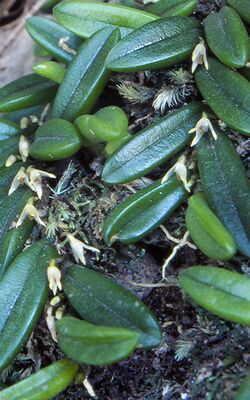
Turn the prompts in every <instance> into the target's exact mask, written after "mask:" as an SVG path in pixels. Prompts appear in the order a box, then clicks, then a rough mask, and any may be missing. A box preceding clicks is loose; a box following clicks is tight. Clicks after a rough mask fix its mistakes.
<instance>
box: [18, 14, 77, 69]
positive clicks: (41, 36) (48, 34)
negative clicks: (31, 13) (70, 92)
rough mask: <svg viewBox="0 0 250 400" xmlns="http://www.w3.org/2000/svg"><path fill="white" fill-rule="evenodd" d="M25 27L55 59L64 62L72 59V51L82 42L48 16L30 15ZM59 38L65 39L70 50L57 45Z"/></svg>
mask: <svg viewBox="0 0 250 400" xmlns="http://www.w3.org/2000/svg"><path fill="white" fill-rule="evenodd" d="M26 29H27V31H28V32H29V34H30V36H31V37H32V39H34V41H35V42H36V43H37V44H39V45H40V46H42V47H43V48H44V49H45V50H47V51H48V53H49V54H51V55H52V56H53V57H55V58H56V59H57V60H59V61H62V62H64V63H66V64H69V63H70V62H71V61H72V60H73V58H74V51H76V50H77V49H78V48H79V47H80V45H81V44H82V39H80V38H79V37H77V36H75V35H74V34H73V33H72V32H70V31H68V30H67V29H65V28H64V27H63V26H61V25H60V24H58V23H57V22H55V21H53V20H51V19H48V18H44V17H30V18H28V19H27V21H26ZM65 38H67V40H66V39H65ZM61 39H65V43H66V44H67V46H68V47H69V49H70V50H71V52H70V51H67V50H64V49H63V47H62V46H60V45H59V42H60V40H61Z"/></svg>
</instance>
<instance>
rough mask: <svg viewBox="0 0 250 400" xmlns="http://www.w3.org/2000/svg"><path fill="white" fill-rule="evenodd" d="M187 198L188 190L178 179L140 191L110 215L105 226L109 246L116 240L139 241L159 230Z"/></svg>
mask: <svg viewBox="0 0 250 400" xmlns="http://www.w3.org/2000/svg"><path fill="white" fill-rule="evenodd" d="M186 198H187V191H186V189H185V188H184V186H183V184H182V182H181V181H179V180H178V179H177V178H176V177H173V178H171V179H169V180H168V181H166V182H165V183H163V184H161V182H156V183H153V184H152V185H150V186H148V187H147V188H145V189H142V190H139V191H138V192H137V193H135V194H133V195H132V196H129V197H128V198H126V199H125V200H124V201H123V202H122V203H120V204H119V205H118V206H117V207H116V208H115V209H114V210H113V211H112V212H111V214H110V215H109V216H108V218H107V220H106V221H105V224H104V227H103V236H104V240H105V242H106V243H107V244H108V245H111V244H112V243H114V242H115V241H120V242H122V243H126V244H130V243H135V242H137V241H138V240H140V239H142V238H143V237H145V236H146V235H148V234H149V233H151V232H152V231H153V230H154V229H156V228H157V227H158V226H159V225H160V224H161V223H162V222H163V221H164V220H166V218H168V217H169V216H170V215H171V214H172V213H173V212H174V211H175V210H176V208H177V207H178V206H179V205H180V204H181V203H182V202H183V201H184V200H185V199H186Z"/></svg>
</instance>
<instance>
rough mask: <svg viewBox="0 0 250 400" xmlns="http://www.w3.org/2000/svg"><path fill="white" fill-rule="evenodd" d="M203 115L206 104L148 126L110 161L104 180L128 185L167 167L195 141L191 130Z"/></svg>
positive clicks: (103, 172) (193, 106) (171, 114)
mask: <svg viewBox="0 0 250 400" xmlns="http://www.w3.org/2000/svg"><path fill="white" fill-rule="evenodd" d="M201 113H202V105H201V104H200V103H191V104H189V105H188V106H184V107H182V108H181V109H180V110H177V111H175V112H172V113H170V114H168V115H167V116H166V117H164V118H161V119H159V121H157V122H156V123H154V124H152V125H150V126H148V127H146V128H145V129H144V130H142V131H141V132H139V133H138V134H137V135H135V136H134V137H133V138H132V139H131V140H129V141H128V142H127V143H125V145H124V146H122V147H121V148H120V149H118V151H117V152H116V153H114V154H113V155H112V157H111V158H110V159H109V160H108V161H107V162H106V164H105V166H104V169H103V171H102V179H103V180H104V181H105V182H108V183H126V182H129V181H132V180H133V179H135V178H138V177H140V176H142V175H145V174H147V173H148V172H150V171H152V170H153V169H154V168H155V167H157V166H159V165H161V164H163V163H164V162H165V161H167V160H168V159H169V158H171V157H173V156H174V155H175V154H176V153H178V152H179V151H180V150H181V149H183V147H184V146H185V145H186V144H188V143H189V141H190V140H191V139H192V136H191V135H190V134H189V133H188V131H189V130H190V129H191V128H193V127H194V126H195V124H196V122H197V120H198V119H199V118H200V116H201Z"/></svg>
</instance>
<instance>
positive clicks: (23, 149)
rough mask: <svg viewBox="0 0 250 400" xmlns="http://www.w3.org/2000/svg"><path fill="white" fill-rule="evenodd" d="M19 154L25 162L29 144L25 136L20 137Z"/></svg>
mask: <svg viewBox="0 0 250 400" xmlns="http://www.w3.org/2000/svg"><path fill="white" fill-rule="evenodd" d="M19 153H20V155H21V157H22V160H23V162H25V161H26V160H27V158H28V156H29V142H28V140H27V139H26V137H25V136H23V135H21V136H20V140H19Z"/></svg>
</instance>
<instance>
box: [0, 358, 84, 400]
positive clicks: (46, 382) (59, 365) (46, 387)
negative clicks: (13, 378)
mask: <svg viewBox="0 0 250 400" xmlns="http://www.w3.org/2000/svg"><path fill="white" fill-rule="evenodd" d="M77 370H78V365H77V364H76V363H75V362H73V361H70V360H67V359H65V360H60V361H57V362H54V363H53V364H51V365H50V366H48V367H46V368H42V369H40V370H39V371H38V372H36V373H35V374H33V375H31V376H29V377H28V378H26V379H24V380H22V381H20V382H18V383H16V384H15V385H13V386H11V387H9V388H8V389H5V390H4V391H1V393H0V399H1V400H14V399H15V400H48V399H51V398H54V396H56V395H57V394H58V393H60V392H62V391H63V390H64V389H66V387H67V386H68V385H69V384H70V383H71V382H72V380H73V379H74V377H75V375H76V373H77Z"/></svg>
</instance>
